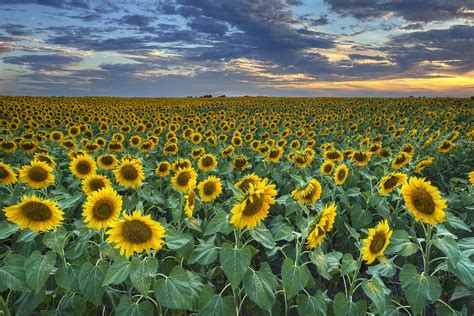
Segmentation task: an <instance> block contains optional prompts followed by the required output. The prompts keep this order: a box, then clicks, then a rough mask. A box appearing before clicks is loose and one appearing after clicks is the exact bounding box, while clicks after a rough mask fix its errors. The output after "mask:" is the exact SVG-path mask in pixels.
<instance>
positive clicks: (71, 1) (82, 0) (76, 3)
mask: <svg viewBox="0 0 474 316" xmlns="http://www.w3.org/2000/svg"><path fill="white" fill-rule="evenodd" d="M7 4H8V5H11V4H38V5H44V6H49V7H56V8H63V7H75V8H85V9H87V8H89V4H88V1H87V0H2V1H1V2H0V5H7Z"/></svg>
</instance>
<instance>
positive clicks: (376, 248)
mask: <svg viewBox="0 0 474 316" xmlns="http://www.w3.org/2000/svg"><path fill="white" fill-rule="evenodd" d="M392 232H393V230H391V229H390V227H389V226H388V222H387V220H386V219H384V220H382V221H380V222H379V223H378V224H377V227H375V228H369V236H368V237H367V238H366V239H364V240H363V241H362V242H363V243H364V246H363V247H362V260H364V261H365V262H367V264H371V263H372V262H374V261H375V259H377V258H379V257H383V253H384V252H385V249H387V247H388V244H389V243H390V237H391V236H392Z"/></svg>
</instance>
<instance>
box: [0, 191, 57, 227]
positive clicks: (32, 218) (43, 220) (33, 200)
mask: <svg viewBox="0 0 474 316" xmlns="http://www.w3.org/2000/svg"><path fill="white" fill-rule="evenodd" d="M3 211H4V212H5V216H6V218H7V219H8V220H9V221H10V222H12V223H15V224H17V225H18V226H20V229H25V228H30V229H31V230H32V231H34V232H39V231H46V230H51V229H54V228H55V227H57V226H59V225H61V222H62V221H63V215H64V213H63V212H62V211H61V210H60V209H59V207H58V205H57V204H56V202H54V201H51V200H47V199H42V198H39V197H37V196H35V195H33V196H31V197H28V196H23V199H22V201H21V203H19V204H17V205H12V206H9V207H6V208H4V209H3Z"/></svg>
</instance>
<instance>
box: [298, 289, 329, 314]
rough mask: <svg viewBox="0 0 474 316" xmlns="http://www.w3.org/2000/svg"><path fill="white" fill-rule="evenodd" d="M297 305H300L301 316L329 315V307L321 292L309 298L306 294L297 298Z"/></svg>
mask: <svg viewBox="0 0 474 316" xmlns="http://www.w3.org/2000/svg"><path fill="white" fill-rule="evenodd" d="M296 303H297V305H298V313H299V314H300V315H326V314H327V306H326V302H325V301H324V297H323V294H322V293H321V290H318V292H317V293H316V295H314V296H308V295H304V294H300V295H298V297H297V298H296Z"/></svg>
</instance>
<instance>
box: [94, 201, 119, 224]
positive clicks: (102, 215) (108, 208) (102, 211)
mask: <svg viewBox="0 0 474 316" xmlns="http://www.w3.org/2000/svg"><path fill="white" fill-rule="evenodd" d="M113 210H114V208H113V205H112V203H111V202H110V201H108V200H102V201H99V202H98V203H97V204H96V205H94V208H93V210H92V212H93V214H92V216H94V218H95V219H96V220H99V221H103V220H106V219H108V218H110V216H112V213H113Z"/></svg>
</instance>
